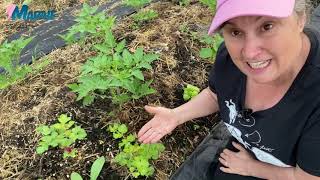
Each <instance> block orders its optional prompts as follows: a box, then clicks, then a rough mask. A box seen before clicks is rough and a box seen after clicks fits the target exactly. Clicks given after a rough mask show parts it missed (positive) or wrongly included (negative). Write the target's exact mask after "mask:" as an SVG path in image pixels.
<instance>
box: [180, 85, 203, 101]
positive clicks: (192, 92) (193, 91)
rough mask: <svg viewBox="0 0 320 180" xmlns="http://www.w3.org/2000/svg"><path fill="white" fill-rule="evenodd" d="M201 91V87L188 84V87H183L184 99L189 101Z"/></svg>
mask: <svg viewBox="0 0 320 180" xmlns="http://www.w3.org/2000/svg"><path fill="white" fill-rule="evenodd" d="M199 92H200V89H199V88H198V87H196V86H193V85H191V84H188V85H187V87H186V88H184V89H183V99H184V100H185V101H188V100H190V99H191V98H193V97H195V96H196V95H198V94H199Z"/></svg>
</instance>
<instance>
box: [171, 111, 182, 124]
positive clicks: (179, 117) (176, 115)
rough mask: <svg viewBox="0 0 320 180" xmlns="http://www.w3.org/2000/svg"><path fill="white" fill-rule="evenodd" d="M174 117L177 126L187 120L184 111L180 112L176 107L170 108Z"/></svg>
mask: <svg viewBox="0 0 320 180" xmlns="http://www.w3.org/2000/svg"><path fill="white" fill-rule="evenodd" d="M170 112H171V115H172V117H173V118H172V119H173V120H174V121H176V124H177V126H179V125H180V124H183V123H184V122H185V120H184V115H183V113H181V112H179V109H178V108H174V109H171V110H170Z"/></svg>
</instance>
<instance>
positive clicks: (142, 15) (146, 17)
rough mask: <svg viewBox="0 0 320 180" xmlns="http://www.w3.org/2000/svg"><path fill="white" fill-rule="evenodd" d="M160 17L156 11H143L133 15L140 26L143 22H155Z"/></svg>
mask: <svg viewBox="0 0 320 180" xmlns="http://www.w3.org/2000/svg"><path fill="white" fill-rule="evenodd" d="M158 16H159V15H158V13H157V11H154V10H141V11H139V12H138V13H136V14H134V15H132V18H133V20H134V21H135V22H136V23H138V25H140V24H142V23H143V22H146V21H150V20H153V19H155V18H157V17H158Z"/></svg>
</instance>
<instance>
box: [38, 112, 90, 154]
mask: <svg viewBox="0 0 320 180" xmlns="http://www.w3.org/2000/svg"><path fill="white" fill-rule="evenodd" d="M58 121H59V122H58V123H56V124H53V125H51V126H45V125H40V126H39V127H37V128H36V132H38V133H40V134H41V135H42V137H41V139H40V142H39V144H38V147H37V148H36V152H37V154H43V153H44V152H46V151H47V150H48V149H49V147H50V146H52V147H57V146H59V148H61V149H63V150H64V153H63V157H64V158H67V157H75V156H76V154H77V150H76V149H73V148H71V147H70V146H71V145H72V144H73V143H75V142H76V140H83V139H84V138H85V137H86V136H87V133H86V131H85V130H84V129H82V128H81V127H80V126H75V127H74V128H72V129H70V128H71V127H72V126H73V125H74V124H75V122H74V121H72V120H71V118H70V117H68V116H67V115H65V114H61V115H60V116H59V118H58Z"/></svg>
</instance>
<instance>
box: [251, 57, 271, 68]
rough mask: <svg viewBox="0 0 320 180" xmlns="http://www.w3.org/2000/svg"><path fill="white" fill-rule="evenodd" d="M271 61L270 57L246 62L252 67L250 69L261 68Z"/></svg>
mask: <svg viewBox="0 0 320 180" xmlns="http://www.w3.org/2000/svg"><path fill="white" fill-rule="evenodd" d="M270 62H271V59H268V60H263V61H257V62H247V64H248V65H249V66H250V67H251V68H252V69H263V68H265V67H267V66H268V65H269V64H270Z"/></svg>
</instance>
